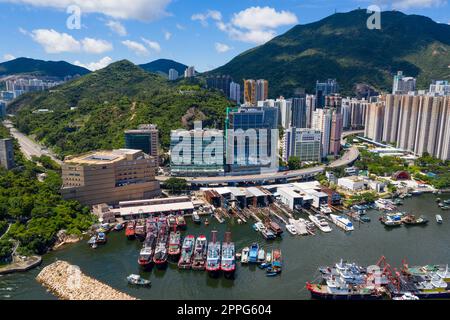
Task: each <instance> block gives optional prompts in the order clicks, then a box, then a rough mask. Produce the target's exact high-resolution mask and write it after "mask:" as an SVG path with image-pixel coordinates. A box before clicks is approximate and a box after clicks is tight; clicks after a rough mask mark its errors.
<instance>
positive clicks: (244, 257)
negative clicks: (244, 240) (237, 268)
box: [241, 247, 250, 264]
mask: <svg viewBox="0 0 450 320" xmlns="http://www.w3.org/2000/svg"><path fill="white" fill-rule="evenodd" d="M249 253H250V249H249V247H245V248H244V249H242V252H241V263H243V264H247V263H248V255H249Z"/></svg>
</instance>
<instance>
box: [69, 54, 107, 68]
mask: <svg viewBox="0 0 450 320" xmlns="http://www.w3.org/2000/svg"><path fill="white" fill-rule="evenodd" d="M111 62H113V59H111V58H110V57H104V58H101V59H100V60H99V61H97V62H90V63H87V64H83V63H81V62H80V61H78V60H77V61H75V62H74V63H73V64H74V65H77V66H80V67H83V68H86V69H89V70H91V71H95V70H99V69H103V68H105V67H107V66H108V65H109V64H111Z"/></svg>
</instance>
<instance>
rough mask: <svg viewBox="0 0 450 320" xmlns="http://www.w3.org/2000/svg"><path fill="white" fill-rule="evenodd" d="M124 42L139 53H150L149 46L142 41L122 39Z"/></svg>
mask: <svg viewBox="0 0 450 320" xmlns="http://www.w3.org/2000/svg"><path fill="white" fill-rule="evenodd" d="M122 44H123V45H124V46H126V47H127V48H128V49H130V50H131V51H133V52H134V53H135V54H137V55H148V53H149V52H148V50H147V48H146V47H145V46H144V45H143V44H142V43H139V42H136V41H131V40H125V41H122Z"/></svg>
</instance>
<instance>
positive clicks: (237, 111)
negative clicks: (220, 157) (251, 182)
mask: <svg viewBox="0 0 450 320" xmlns="http://www.w3.org/2000/svg"><path fill="white" fill-rule="evenodd" d="M225 127H226V144H225V145H226V154H227V171H229V172H230V173H231V174H233V175H239V174H258V173H260V172H261V169H262V168H270V166H271V163H264V162H265V160H266V159H267V158H270V159H274V157H275V158H276V157H277V156H278V130H277V128H278V109H277V108H275V107H241V108H228V110H227V117H226V121H225ZM249 129H253V130H249ZM241 133H242V134H246V136H243V137H241V136H240V134H241ZM251 133H254V134H255V135H254V136H250V135H251ZM247 134H248V135H247Z"/></svg>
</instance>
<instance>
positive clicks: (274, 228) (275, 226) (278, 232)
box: [265, 220, 283, 237]
mask: <svg viewBox="0 0 450 320" xmlns="http://www.w3.org/2000/svg"><path fill="white" fill-rule="evenodd" d="M265 227H266V228H267V229H270V230H272V231H273V233H275V234H276V235H277V236H278V237H280V236H281V234H282V233H283V229H281V227H280V225H279V224H278V223H276V222H274V221H272V220H269V221H267V222H266V225H265Z"/></svg>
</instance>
